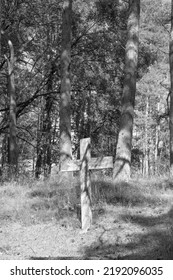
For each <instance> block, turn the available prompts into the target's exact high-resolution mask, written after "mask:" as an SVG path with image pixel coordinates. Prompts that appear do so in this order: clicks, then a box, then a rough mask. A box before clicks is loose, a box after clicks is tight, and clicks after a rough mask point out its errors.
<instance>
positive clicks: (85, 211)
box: [80, 138, 92, 231]
mask: <svg viewBox="0 0 173 280" xmlns="http://www.w3.org/2000/svg"><path fill="white" fill-rule="evenodd" d="M80 158H81V170H80V185H81V221H82V230H83V231H87V230H88V229H89V228H90V226H91V222H92V212H91V181H90V171H89V161H90V158H91V147H90V138H85V139H81V141H80Z"/></svg>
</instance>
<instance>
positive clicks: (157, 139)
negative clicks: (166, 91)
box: [154, 97, 160, 175]
mask: <svg viewBox="0 0 173 280" xmlns="http://www.w3.org/2000/svg"><path fill="white" fill-rule="evenodd" d="M159 112H160V97H159V101H158V103H157V115H159ZM155 133H156V136H155V153H154V159H155V175H157V174H158V173H159V162H158V146H159V135H160V123H159V122H158V123H157V124H156V131H155Z"/></svg>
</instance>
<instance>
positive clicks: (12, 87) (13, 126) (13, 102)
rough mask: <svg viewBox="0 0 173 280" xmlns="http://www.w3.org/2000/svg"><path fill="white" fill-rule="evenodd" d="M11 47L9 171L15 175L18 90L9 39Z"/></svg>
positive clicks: (16, 162)
mask: <svg viewBox="0 0 173 280" xmlns="http://www.w3.org/2000/svg"><path fill="white" fill-rule="evenodd" d="M8 45H9V48H10V58H9V59H8V58H7V63H8V94H9V108H10V110H9V172H10V176H15V175H16V173H17V168H18V149H17V140H16V137H17V127H16V92H15V82H14V63H15V57H14V48H13V44H12V42H11V41H8Z"/></svg>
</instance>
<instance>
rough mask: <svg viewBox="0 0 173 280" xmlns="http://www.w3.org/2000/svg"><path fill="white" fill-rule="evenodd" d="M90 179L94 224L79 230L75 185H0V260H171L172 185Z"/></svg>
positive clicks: (157, 181)
mask: <svg viewBox="0 0 173 280" xmlns="http://www.w3.org/2000/svg"><path fill="white" fill-rule="evenodd" d="M99 178H100V181H99V180H98V179H97V180H92V196H93V197H92V201H93V205H92V211H93V224H92V227H91V229H90V230H89V231H88V232H87V233H86V234H80V233H81V228H80V226H81V225H80V221H79V218H80V209H79V197H78V195H79V190H78V188H79V184H78V182H76V183H74V185H73V188H71V189H69V188H67V186H62V185H60V184H58V183H57V179H50V180H49V181H44V182H38V181H33V182H31V181H30V182H28V183H27V182H25V183H8V184H7V183H5V184H2V185H1V186H0V259H1V260H5V259H9V260H13V259H20V260H24V259H173V183H171V181H170V180H168V179H165V178H157V179H152V180H149V179H148V180H144V179H138V180H132V181H130V182H129V183H119V184H117V185H116V186H115V187H114V186H113V185H112V184H111V181H110V179H109V178H108V179H105V177H101V176H100V177H99Z"/></svg>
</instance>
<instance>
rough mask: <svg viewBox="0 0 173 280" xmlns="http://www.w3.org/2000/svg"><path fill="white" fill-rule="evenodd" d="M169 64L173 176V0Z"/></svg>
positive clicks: (171, 166)
mask: <svg viewBox="0 0 173 280" xmlns="http://www.w3.org/2000/svg"><path fill="white" fill-rule="evenodd" d="M169 64H170V82H171V88H170V113H169V129H170V176H171V177H173V0H172V1H171V35H170V42H169Z"/></svg>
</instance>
